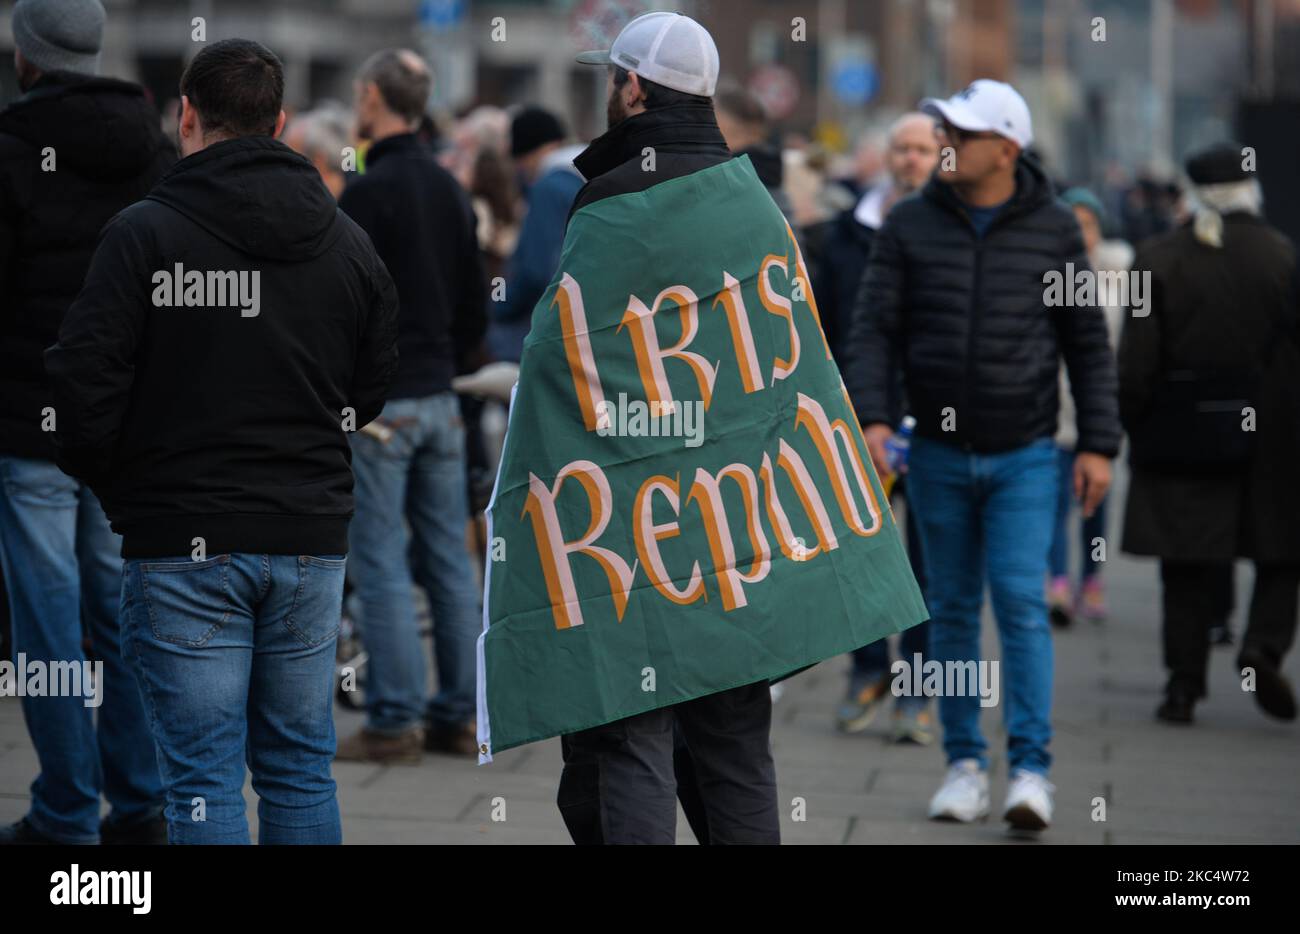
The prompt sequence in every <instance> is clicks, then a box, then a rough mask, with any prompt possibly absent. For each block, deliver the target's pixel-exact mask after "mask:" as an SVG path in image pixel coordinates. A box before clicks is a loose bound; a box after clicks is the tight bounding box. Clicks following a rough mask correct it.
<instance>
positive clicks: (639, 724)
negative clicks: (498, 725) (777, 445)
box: [557, 13, 780, 843]
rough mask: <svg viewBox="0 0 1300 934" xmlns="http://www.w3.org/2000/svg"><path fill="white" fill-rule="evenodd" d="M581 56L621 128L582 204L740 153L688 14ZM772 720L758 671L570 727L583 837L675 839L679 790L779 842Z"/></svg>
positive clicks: (704, 41)
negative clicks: (689, 696) (737, 682)
mask: <svg viewBox="0 0 1300 934" xmlns="http://www.w3.org/2000/svg"><path fill="white" fill-rule="evenodd" d="M578 61H580V62H583V63H586V64H603V65H607V66H608V67H609V83H608V88H609V101H608V106H607V112H608V116H609V130H608V132H606V133H605V134H604V135H602V136H600V137H599V138H597V139H596V140H594V141H593V142H592V144H591V145H590V146H589V147H588V148H587V149H586V151H585V152H583V153H582V154H581V155H579V156H578V157H577V158H576V159H574V165H575V166H576V167H577V169H578V170H579V171H580V172H581V173H582V175H583V177H584V178H586V179H587V183H586V185H585V186H583V188H582V189H581V190H580V191H579V192H578V196H577V198H576V200H575V202H574V206H573V211H574V212H577V211H579V210H581V209H582V208H584V207H586V206H588V205H591V204H593V203H595V202H597V201H600V200H602V199H605V198H610V197H613V196H616V195H623V194H628V193H630V192H640V191H646V190H647V189H649V188H651V187H653V186H655V185H659V184H661V183H663V182H667V181H669V180H671V179H675V178H681V177H682V176H686V175H690V174H692V173H695V172H699V171H701V170H703V169H708V168H710V167H712V166H716V165H719V164H721V163H724V162H727V161H728V160H730V159H731V158H732V154H731V152H730V151H729V150H728V149H727V144H726V142H725V140H724V139H723V137H722V133H721V131H720V130H719V129H718V124H717V121H716V119H715V118H714V113H713V101H712V97H713V93H714V91H715V90H716V87H717V82H718V51H717V48H716V47H715V46H714V44H713V38H712V37H711V36H710V35H709V34H708V32H707V31H706V30H705V29H704V27H702V26H701V25H700V24H699V23H697V22H695V21H694V20H693V19H691V18H690V17H687V16H682V15H681V14H678V13H647V14H645V15H643V16H639V17H637V18H636V19H634V20H632V21H631V22H630V23H628V24H627V26H626V27H624V29H623V31H622V32H620V33H619V35H618V37H617V38H616V39H615V40H614V43H613V45H612V46H611V47H610V48H609V50H607V51H599V52H585V53H583V54H582V55H579V56H578ZM648 157H649V158H648ZM570 217H572V213H571V214H570ZM646 222H647V224H650V223H656V224H660V223H662V222H663V219H662V218H659V217H651V216H648V217H647V218H646ZM579 245H580V246H581V244H579ZM771 721H772V704H771V696H770V694H769V691H768V682H767V681H759V682H756V683H754V684H748V685H742V686H740V687H735V688H731V689H729V690H725V691H720V692H718V693H715V694H710V695H707V696H704V697H700V698H697V699H695V700H692V701H688V702H686V703H682V704H676V705H674V706H670V707H661V708H659V709H656V710H651V711H648V712H646V713H643V714H638V715H636V716H632V717H627V718H624V719H622V720H616V721H614V722H612V723H607V724H604V725H603V726H598V727H594V728H592V729H588V730H582V731H579V732H576V733H570V734H567V735H565V736H564V737H562V744H563V749H564V773H563V776H562V777H561V779H560V789H559V795H558V801H557V803H558V804H559V807H560V811H561V812H562V813H563V815H564V821H565V824H566V825H567V826H568V828H569V832H570V834H572V836H573V839H574V842H576V843H672V842H674V840H675V837H676V832H675V826H676V818H677V802H676V800H675V796H674V795H675V791H677V792H678V793H681V794H682V795H683V803H684V804H685V805H686V806H687V808H688V814H692V813H693V814H694V816H692V819H691V822H692V826H693V827H694V828H695V830H696V833H697V835H699V836H701V837H702V839H701V842H706V841H707V842H711V843H779V842H780V825H779V818H778V816H777V808H776V770H775V766H774V765H773V762H772V753H771V748H770V745H769V738H768V734H769V731H770V728H771ZM675 737H676V744H677V746H678V747H679V748H678V768H679V769H681V768H682V766H683V765H687V766H688V767H687V768H686V769H684V770H683V771H682V772H681V774H679V775H678V776H676V778H675V776H674V745H675V742H674V740H675ZM685 747H689V755H688V754H687V753H686V748H685ZM678 784H681V785H682V786H683V787H682V788H680V789H678V788H677V785H678ZM697 792H698V798H697Z"/></svg>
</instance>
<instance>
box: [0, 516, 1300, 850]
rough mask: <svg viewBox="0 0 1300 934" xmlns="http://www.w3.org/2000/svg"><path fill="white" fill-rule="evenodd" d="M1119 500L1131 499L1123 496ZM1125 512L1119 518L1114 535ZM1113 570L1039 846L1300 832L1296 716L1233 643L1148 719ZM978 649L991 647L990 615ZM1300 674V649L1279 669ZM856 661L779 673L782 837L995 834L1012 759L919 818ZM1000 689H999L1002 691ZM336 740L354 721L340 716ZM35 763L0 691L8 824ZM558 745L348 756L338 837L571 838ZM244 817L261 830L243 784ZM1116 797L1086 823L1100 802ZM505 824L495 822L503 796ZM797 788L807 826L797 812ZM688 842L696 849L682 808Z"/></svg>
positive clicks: (927, 769) (1293, 838) (1068, 668)
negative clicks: (1250, 688)
mask: <svg viewBox="0 0 1300 934" xmlns="http://www.w3.org/2000/svg"><path fill="white" fill-rule="evenodd" d="M1119 501H1120V502H1122V499H1120V500H1119ZM1117 525H1118V515H1114V516H1112V529H1114V528H1115V526H1117ZM1111 548H1112V552H1111V555H1110V559H1111V560H1110V561H1109V562H1108V563H1107V567H1106V575H1107V580H1108V582H1109V587H1110V598H1111V604H1112V607H1111V609H1112V617H1111V619H1110V620H1109V621H1107V622H1106V623H1104V624H1100V625H1097V624H1091V623H1086V624H1085V623H1076V624H1075V626H1074V627H1073V628H1072V629H1069V630H1066V631H1063V632H1062V631H1058V632H1056V634H1055V640H1056V662H1057V677H1056V695H1055V713H1054V724H1055V730H1056V735H1055V738H1054V740H1053V743H1052V750H1053V753H1054V755H1055V764H1054V766H1053V770H1052V776H1051V777H1052V781H1053V782H1054V783H1055V784H1056V787H1057V794H1056V809H1057V811H1056V819H1055V821H1054V824H1053V826H1052V828H1051V829H1050V830H1048V831H1047V832H1046V833H1044V834H1043V835H1042V836H1041V838H1040V840H1041V842H1042V843H1095V844H1096V843H1110V844H1126V843H1175V844H1187V843H1300V725H1296V724H1291V725H1286V724H1279V723H1276V722H1274V721H1271V720H1268V719H1266V718H1265V717H1264V716H1263V715H1262V714H1260V713H1259V712H1258V711H1257V709H1256V707H1255V705H1254V702H1253V699H1252V698H1251V697H1250V696H1249V695H1247V694H1244V693H1243V692H1242V691H1241V689H1240V682H1239V679H1238V678H1237V677H1236V675H1235V674H1234V672H1233V670H1232V666H1233V661H1234V652H1233V650H1232V649H1215V650H1214V655H1213V659H1212V664H1211V685H1210V692H1211V693H1210V697H1209V698H1208V700H1207V701H1205V702H1203V703H1202V704H1201V705H1200V706H1199V707H1198V708H1197V723H1196V725H1195V726H1193V727H1190V728H1179V727H1169V726H1165V725H1162V724H1158V723H1156V722H1155V720H1154V718H1153V711H1154V710H1155V707H1156V704H1157V703H1158V701H1159V699H1160V688H1161V686H1162V683H1163V674H1162V669H1161V666H1160V651H1159V590H1158V586H1157V580H1156V565H1155V563H1154V562H1151V561H1136V560H1133V559H1130V558H1127V557H1124V556H1121V555H1119V554H1118V548H1117V541H1116V542H1112V545H1111ZM1250 579H1251V574H1250V571H1249V569H1248V567H1246V566H1239V568H1238V598H1237V599H1238V604H1239V609H1238V611H1237V613H1236V615H1235V617H1234V629H1235V631H1236V632H1237V633H1240V632H1241V629H1242V626H1243V625H1244V623H1243V619H1242V617H1243V611H1242V609H1241V608H1240V607H1241V606H1243V605H1245V604H1247V602H1248V595H1249V589H1248V587H1249V584H1250ZM984 631H985V651H986V657H988V658H996V657H997V655H998V652H997V641H996V635H995V632H994V627H993V625H992V620H991V618H989V617H988V616H987V615H986V619H985V630H984ZM1287 670H1288V674H1289V676H1290V677H1291V679H1292V682H1293V683H1297V684H1300V652H1293V653H1292V654H1291V657H1290V659H1289V660H1288V665H1287ZM846 671H847V663H846V661H845V660H844V659H836V660H833V661H830V662H826V663H823V664H822V665H819V666H817V667H816V668H813V669H812V670H810V671H807V672H805V673H804V674H802V675H800V676H798V677H796V678H794V679H791V680H790V681H788V682H786V690H785V692H784V695H783V696H782V697H781V699H780V700H779V702H778V703H777V704H776V706H775V708H774V712H773V718H774V727H773V735H772V742H773V747H774V750H775V756H776V764H777V777H778V780H779V783H780V801H781V808H782V836H783V839H784V840H785V842H788V843H1002V842H1018V841H1015V840H1013V839H1012V838H1009V837H1008V835H1007V834H1006V832H1005V830H1004V829H1003V825H1002V824H1001V822H1000V821H998V820H997V819H996V812H997V809H998V808H999V807H1000V805H1001V802H1002V798H1003V796H1004V795H1005V793H1006V762H1005V758H994V764H993V771H992V793H993V807H994V809H995V817H994V818H993V819H990V821H989V822H988V823H986V824H979V825H974V826H957V825H949V824H936V823H931V822H928V821H926V820H925V807H926V803H927V801H928V800H929V796H930V794H931V793H932V792H933V791H934V789H935V787H936V786H937V782H938V781H939V779H940V777H941V775H942V772H943V757H942V753H941V752H940V750H939V749H938V748H937V747H930V748H919V747H896V746H891V745H888V744H886V743H885V742H884V739H883V730H884V729H885V728H886V727H887V725H888V715H887V712H886V713H882V715H881V716H880V717H879V719H878V721H877V724H876V725H875V727H874V728H873V730H872V731H869V732H868V733H865V734H862V735H859V736H853V737H846V736H841V735H838V734H837V733H836V731H835V729H834V726H833V723H832V720H833V715H834V710H835V707H836V706H837V704H838V703H839V701H840V699H841V694H842V692H843V690H844V687H845V673H846ZM1003 695H1004V696H1005V686H1004V688H1003ZM336 722H337V725H338V731H339V734H340V735H341V736H342V735H346V734H347V733H350V732H352V731H353V730H355V729H357V728H358V727H359V726H360V724H361V716H360V714H357V713H354V712H351V711H344V710H342V709H339V710H338V713H337V717H336ZM984 728H985V732H986V736H987V737H988V738H989V743H990V749H991V751H993V752H996V753H999V754H1001V752H1002V751H1003V750H1004V749H1005V737H1004V735H1003V733H1002V729H1001V709H1000V708H998V707H994V708H990V709H988V710H986V711H985V714H984ZM35 772H36V758H35V755H34V754H33V752H32V750H31V746H30V744H29V743H28V740H27V736H26V733H25V731H24V728H23V723H22V714H21V711H20V709H19V702H18V701H17V700H16V699H13V698H4V699H0V822H5V823H8V822H10V821H13V820H16V819H17V818H19V817H21V816H22V815H23V814H24V813H25V811H26V807H27V787H28V785H29V783H30V782H31V779H32V778H33V776H34V775H35ZM559 773H560V748H559V741H558V740H549V741H546V742H542V743H536V744H533V745H531V746H526V747H522V748H519V749H514V750H510V751H507V752H505V753H503V754H501V755H500V756H498V757H497V758H496V761H495V762H493V763H492V764H491V765H487V766H482V767H480V766H478V765H476V764H475V763H474V762H472V761H468V760H466V761H460V760H454V759H450V758H447V757H443V756H433V755H426V756H425V757H424V760H423V761H422V763H421V764H420V765H418V766H390V767H384V766H367V765H359V764H352V763H338V764H336V765H335V768H334V775H335V777H336V779H337V780H338V785H339V804H340V807H341V809H342V812H343V828H344V836H345V839H346V840H347V842H349V843H566V842H568V836H567V834H566V832H565V830H564V825H563V823H562V822H561V820H560V815H559V812H558V811H557V810H556V807H555V790H556V783H557V780H558V778H559ZM245 793H246V795H247V797H248V800H249V820H250V822H251V823H253V824H254V826H255V825H256V804H255V800H256V799H255V798H254V797H253V794H252V791H251V789H250V788H246V789H245ZM1096 797H1102V798H1104V799H1105V801H1106V820H1105V821H1104V822H1102V821H1094V820H1093V819H1092V813H1093V809H1094V804H1093V799H1094V798H1096ZM498 798H500V799H504V804H505V818H506V819H505V820H504V821H494V820H492V812H493V808H494V799H498ZM795 798H803V799H804V801H805V802H806V804H805V815H806V819H805V820H802V821H796V820H792V819H791V817H792V812H793V804H792V802H793V799H795ZM678 840H679V842H681V843H690V842H694V838H693V837H692V835H691V833H690V830H689V829H688V828H687V826H686V822H685V819H684V818H681V817H680V816H679V820H678Z"/></svg>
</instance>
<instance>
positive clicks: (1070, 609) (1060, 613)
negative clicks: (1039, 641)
mask: <svg viewBox="0 0 1300 934" xmlns="http://www.w3.org/2000/svg"><path fill="white" fill-rule="evenodd" d="M1047 615H1048V618H1049V619H1051V621H1052V625H1054V626H1060V627H1061V628H1064V627H1066V626H1068V625H1070V623H1071V621H1072V620H1073V618H1074V595H1073V594H1072V593H1070V579H1069V578H1068V577H1065V576H1064V575H1062V576H1061V577H1053V578H1052V581H1051V583H1050V584H1048V585H1047Z"/></svg>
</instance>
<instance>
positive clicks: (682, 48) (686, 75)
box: [578, 13, 718, 97]
mask: <svg viewBox="0 0 1300 934" xmlns="http://www.w3.org/2000/svg"><path fill="white" fill-rule="evenodd" d="M578 61H580V62H582V63H583V64H584V65H611V64H612V65H618V66H619V67H620V68H625V69H627V70H628V71H635V72H636V73H637V74H638V75H640V76H641V77H642V78H645V79H646V80H647V81H653V82H654V83H655V84H662V85H663V86H664V87H666V88H672V89H673V90H674V91H681V92H682V93H683V94H699V95H700V96H701V97H712V96H713V92H714V91H715V90H717V87H718V47H717V46H716V45H714V44H713V37H712V36H710V35H709V31H708V30H707V29H705V28H704V27H703V26H701V25H700V24H699V23H697V22H695V20H693V19H691V18H690V17H689V16H684V15H682V14H681V13H643V14H642V15H641V16H638V17H637V18H636V19H634V20H632V22H630V23H628V24H627V25H626V26H624V27H623V31H622V32H620V33H619V34H618V37H617V38H616V39H615V40H614V44H613V45H611V46H610V47H609V50H608V51H604V50H600V51H595V52H582V53H580V54H579V55H578Z"/></svg>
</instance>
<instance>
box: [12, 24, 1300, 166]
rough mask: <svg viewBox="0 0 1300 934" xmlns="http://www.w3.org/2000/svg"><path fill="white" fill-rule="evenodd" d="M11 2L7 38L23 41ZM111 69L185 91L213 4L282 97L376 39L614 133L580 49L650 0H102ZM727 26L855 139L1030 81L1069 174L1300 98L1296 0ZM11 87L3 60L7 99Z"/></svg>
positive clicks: (802, 99) (817, 127)
mask: <svg viewBox="0 0 1300 934" xmlns="http://www.w3.org/2000/svg"><path fill="white" fill-rule="evenodd" d="M12 6H13V4H12V2H8V0H4V2H0V53H3V54H5V55H6V57H7V56H8V55H9V54H10V53H11V50H12V44H13V41H12V34H11V31H10V22H9V20H10V16H9V13H10V11H11V9H12ZM105 6H106V7H107V9H108V11H109V24H108V33H107V36H106V48H105V54H104V71H105V73H107V74H113V75H119V76H123V77H128V78H132V79H135V80H139V81H141V82H142V83H144V84H145V85H146V86H147V87H148V88H149V89H150V90H151V92H152V93H153V94H154V96H155V98H156V99H157V101H158V103H159V105H160V107H161V106H163V105H165V104H167V103H168V102H169V101H171V100H174V98H175V96H176V90H175V88H176V84H177V81H178V79H179V77H180V73H181V70H182V68H183V67H184V64H185V62H186V61H187V59H188V58H189V57H190V56H191V55H193V54H194V52H195V51H196V50H197V49H198V48H199V47H200V46H201V44H202V43H201V42H198V41H196V40H195V39H194V35H195V29H196V28H197V22H198V21H199V20H200V19H201V20H202V22H203V24H204V27H205V29H206V33H205V35H206V39H207V40H208V41H213V40H215V39H219V38H223V37H227V36H250V37H254V38H257V39H259V40H261V41H263V42H265V43H266V44H267V45H269V46H270V47H271V48H273V49H274V50H275V51H276V52H277V53H278V54H279V55H280V56H281V57H282V58H283V60H284V62H285V69H286V103H287V105H288V106H290V107H293V108H297V107H303V106H306V105H308V104H310V103H313V102H316V101H319V100H321V99H325V98H333V99H338V100H344V101H346V100H348V99H349V97H350V94H351V79H352V76H353V75H354V74H355V72H356V69H357V67H358V66H359V65H360V63H361V61H362V60H364V58H365V57H366V56H367V55H368V54H369V53H370V52H372V51H374V50H376V49H378V48H382V47H384V46H391V45H409V46H412V47H415V48H418V49H420V50H422V51H423V52H425V53H426V54H427V55H428V56H429V57H430V59H431V61H432V62H433V64H434V67H435V70H436V75H437V82H436V90H435V99H434V104H435V106H436V107H438V108H439V109H440V110H442V111H444V112H447V113H454V112H457V111H459V110H462V109H464V108H466V107H468V106H470V105H472V104H476V103H490V104H499V105H509V104H515V103H522V102H524V101H530V102H537V103H541V104H544V105H546V106H549V107H551V108H553V109H555V110H557V111H559V112H560V113H562V114H564V115H565V116H566V118H567V119H568V121H569V123H570V125H571V126H572V127H573V128H574V131H575V135H577V136H579V137H583V138H587V137H590V136H593V135H595V134H596V133H598V132H600V131H601V130H602V129H603V123H604V94H605V88H604V81H605V78H604V75H603V73H602V72H601V70H600V69H593V68H588V67H583V66H579V65H576V64H575V63H574V62H573V54H574V52H575V51H578V50H580V49H583V48H595V47H600V46H603V45H605V44H607V43H608V42H609V41H610V39H611V38H612V37H613V35H614V34H615V33H616V32H617V30H618V29H619V28H620V27H621V25H622V24H623V23H624V22H626V21H627V20H628V19H629V18H631V17H632V16H634V15H636V14H637V13H640V12H644V11H645V10H647V9H652V8H654V6H656V4H655V3H653V2H651V0H105ZM669 6H671V7H673V8H676V9H680V10H682V12H686V13H690V14H691V15H693V16H695V17H696V18H698V19H699V20H700V21H701V22H703V23H704V24H705V25H706V26H707V27H708V28H709V29H710V31H711V32H712V34H713V35H714V37H715V38H716V40H717V42H718V46H719V51H720V55H721V59H722V73H723V77H724V79H726V80H730V81H733V82H736V83H740V84H744V85H746V86H749V87H750V88H751V89H753V90H754V91H755V92H756V93H757V94H758V95H759V96H760V98H761V99H762V100H763V101H764V102H765V104H767V105H768V107H769V108H770V109H771V110H772V112H773V113H774V115H775V116H776V117H777V121H778V126H779V127H780V128H781V129H782V130H786V131H793V132H797V133H799V134H802V135H804V136H808V137H812V138H816V139H819V140H821V141H823V142H825V143H826V144H827V145H828V146H830V147H832V148H837V147H847V146H848V145H850V144H851V142H852V140H853V139H854V138H855V137H856V136H857V135H858V134H859V133H860V132H861V131H863V130H864V129H866V128H868V127H872V126H877V127H878V126H882V125H884V124H885V123H886V122H887V121H888V120H889V119H890V118H891V117H892V116H893V115H895V114H896V113H898V112H901V111H902V110H905V109H907V108H909V107H911V106H913V105H914V104H915V103H916V101H917V99H918V98H920V97H921V96H924V95H926V94H942V95H946V94H949V93H952V91H954V90H956V89H958V88H960V87H962V86H963V85H965V84H966V83H967V82H969V81H970V80H972V79H973V78H976V77H995V78H1002V79H1004V80H1008V81H1011V82H1013V83H1015V84H1016V85H1017V87H1019V88H1020V89H1021V90H1022V92H1023V93H1024V94H1025V96H1026V98H1027V99H1028V100H1029V102H1030V106H1031V108H1032V110H1033V114H1034V120H1035V126H1036V131H1037V136H1038V140H1039V144H1040V148H1041V150H1042V152H1043V155H1044V157H1045V158H1046V160H1047V162H1048V164H1049V166H1050V168H1051V170H1052V171H1053V173H1054V174H1055V175H1057V176H1058V177H1062V178H1069V179H1071V180H1076V181H1091V182H1093V183H1099V182H1100V181H1101V180H1102V179H1103V178H1104V177H1106V175H1107V172H1108V171H1114V170H1115V168H1116V167H1123V168H1124V169H1125V170H1127V171H1129V172H1130V173H1131V172H1133V171H1136V170H1140V169H1151V170H1153V171H1155V172H1156V173H1158V174H1162V175H1165V174H1168V173H1170V172H1171V170H1172V169H1173V167H1174V166H1175V165H1176V164H1177V162H1178V161H1180V160H1181V157H1182V155H1183V154H1184V153H1185V152H1186V151H1187V150H1188V149H1189V148H1191V147H1194V146H1196V145H1198V144H1200V143H1202V142H1205V141H1206V140H1209V139H1212V138H1215V137H1220V136H1226V135H1231V134H1232V132H1233V131H1234V129H1238V128H1239V127H1240V114H1241V111H1242V108H1243V107H1247V106H1249V107H1253V108H1255V109H1256V110H1258V107H1259V106H1260V105H1261V103H1263V104H1267V103H1268V102H1271V101H1286V100H1300V0H675V2H674V3H673V4H670V5H669ZM15 94H16V87H15V82H14V79H13V74H12V70H11V69H9V68H8V67H5V68H0V98H3V99H5V100H8V99H11V98H12V97H13V96H15Z"/></svg>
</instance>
